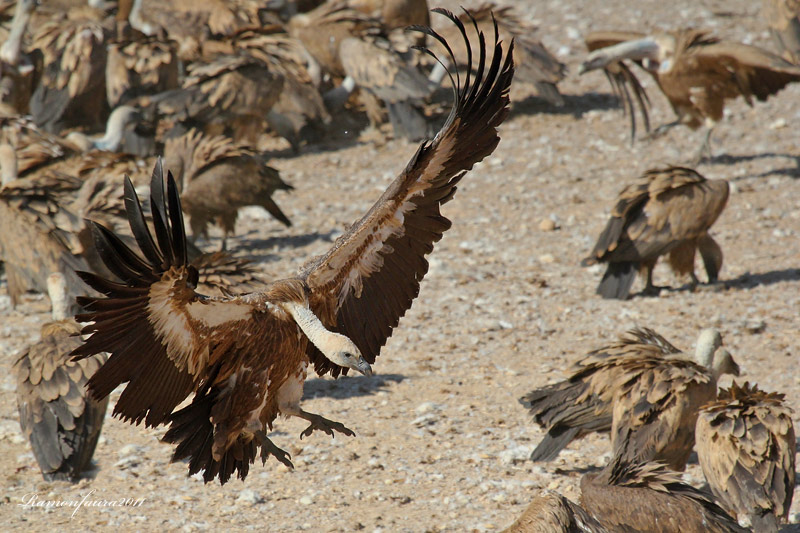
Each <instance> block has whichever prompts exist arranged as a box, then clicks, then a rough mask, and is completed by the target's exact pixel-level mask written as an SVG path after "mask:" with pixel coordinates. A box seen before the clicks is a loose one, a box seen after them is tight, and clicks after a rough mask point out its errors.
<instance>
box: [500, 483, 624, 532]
mask: <svg viewBox="0 0 800 533" xmlns="http://www.w3.org/2000/svg"><path fill="white" fill-rule="evenodd" d="M503 532H504V533H607V532H608V530H607V529H606V528H605V527H603V526H602V525H601V524H600V523H599V522H598V521H597V520H595V519H594V518H593V517H592V516H590V515H589V513H587V512H586V511H585V510H584V509H583V508H582V507H581V506H580V505H578V504H576V503H574V502H571V501H570V500H568V499H567V498H565V497H564V496H562V495H561V494H558V493H557V492H551V491H549V490H546V491H543V492H542V493H541V494H540V495H538V496H536V497H535V498H534V499H533V501H532V502H531V503H530V505H528V507H527V508H526V509H525V511H524V512H523V513H522V516H520V517H519V518H518V519H517V520H516V521H515V522H514V523H513V524H511V526H509V527H508V528H507V529H504V530H503Z"/></svg>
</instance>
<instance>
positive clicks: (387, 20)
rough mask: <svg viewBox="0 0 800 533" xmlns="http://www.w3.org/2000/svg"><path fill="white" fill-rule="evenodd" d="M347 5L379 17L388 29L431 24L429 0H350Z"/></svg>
mask: <svg viewBox="0 0 800 533" xmlns="http://www.w3.org/2000/svg"><path fill="white" fill-rule="evenodd" d="M347 5H348V6H349V7H351V8H353V9H356V10H358V11H361V12H362V13H366V14H367V15H371V16H373V17H375V18H377V19H378V20H380V21H381V25H382V26H383V29H384V30H386V31H391V30H394V29H398V28H405V27H406V26H413V25H419V26H430V24H431V16H430V12H429V9H428V2H427V0H349V1H348V2H347Z"/></svg>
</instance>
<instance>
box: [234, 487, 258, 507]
mask: <svg viewBox="0 0 800 533" xmlns="http://www.w3.org/2000/svg"><path fill="white" fill-rule="evenodd" d="M263 501H264V499H263V498H262V497H261V496H260V495H259V494H258V493H257V492H256V491H254V490H252V489H244V490H242V491H241V492H239V497H238V498H236V503H239V504H246V505H256V504H257V503H261V502H263Z"/></svg>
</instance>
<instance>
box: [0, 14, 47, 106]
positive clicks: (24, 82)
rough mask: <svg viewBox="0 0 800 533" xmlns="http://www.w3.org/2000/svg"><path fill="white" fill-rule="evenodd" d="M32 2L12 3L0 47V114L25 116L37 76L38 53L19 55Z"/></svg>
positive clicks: (40, 66) (37, 80)
mask: <svg viewBox="0 0 800 533" xmlns="http://www.w3.org/2000/svg"><path fill="white" fill-rule="evenodd" d="M35 6H36V2H35V0H20V1H18V2H16V8H15V9H14V18H13V19H12V21H11V28H10V30H9V32H8V35H7V38H6V40H5V41H4V42H3V44H2V46H0V115H4V116H11V115H27V114H28V112H29V104H30V99H31V95H32V94H33V90H34V88H35V87H36V85H37V84H38V83H39V77H40V76H41V70H42V64H41V62H42V61H41V52H38V51H31V52H28V53H25V52H23V50H22V48H23V46H22V45H23V42H22V41H23V37H24V35H25V32H26V30H27V26H28V22H29V21H30V18H31V14H32V13H33V10H34V8H35Z"/></svg>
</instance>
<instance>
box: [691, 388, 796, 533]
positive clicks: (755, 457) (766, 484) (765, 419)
mask: <svg viewBox="0 0 800 533" xmlns="http://www.w3.org/2000/svg"><path fill="white" fill-rule="evenodd" d="M783 399H784V396H783V394H776V393H772V394H768V393H765V392H763V391H761V390H759V389H758V387H756V386H751V385H750V384H749V383H745V384H744V386H739V385H737V384H736V383H735V382H734V383H733V385H732V386H731V387H730V388H729V389H726V390H723V391H720V393H719V396H718V398H717V400H716V401H714V402H712V403H709V404H708V405H706V406H705V407H704V408H703V409H702V411H701V412H700V415H699V417H698V419H697V446H696V447H697V458H698V460H699V462H700V466H701V467H702V468H703V474H704V475H705V477H706V480H708V484H709V486H710V487H711V490H712V492H713V493H714V494H715V495H716V497H717V498H718V500H719V501H720V503H721V505H722V506H723V507H724V508H726V510H728V511H729V512H730V513H731V514H732V515H734V516H736V515H737V514H738V516H739V517H740V518H744V517H748V518H749V519H750V521H751V523H752V525H753V527H754V528H756V529H755V530H757V531H761V530H764V531H767V530H773V531H777V527H778V523H779V522H780V520H781V519H784V520H785V519H786V517H787V515H788V512H789V507H790V505H791V501H792V496H793V494H794V486H795V465H794V459H795V453H794V452H795V446H796V443H795V433H794V425H793V423H792V416H791V412H790V411H789V409H788V408H787V407H786V406H785V404H784V402H783Z"/></svg>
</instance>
